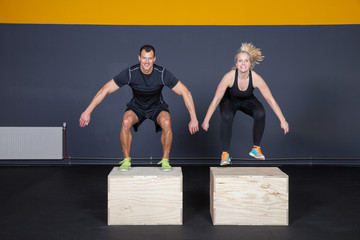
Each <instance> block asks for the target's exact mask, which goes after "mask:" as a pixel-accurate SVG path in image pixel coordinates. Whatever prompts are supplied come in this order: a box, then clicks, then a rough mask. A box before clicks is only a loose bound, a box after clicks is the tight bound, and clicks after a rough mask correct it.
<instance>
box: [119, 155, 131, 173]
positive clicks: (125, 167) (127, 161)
mask: <svg viewBox="0 0 360 240" xmlns="http://www.w3.org/2000/svg"><path fill="white" fill-rule="evenodd" d="M120 164H121V166H120V168H119V170H120V171H129V169H131V158H124V160H122V161H121V162H120Z"/></svg>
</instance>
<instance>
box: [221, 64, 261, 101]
mask: <svg viewBox="0 0 360 240" xmlns="http://www.w3.org/2000/svg"><path fill="white" fill-rule="evenodd" d="M253 92H254V86H253V82H252V73H251V71H250V72H249V85H248V87H247V89H246V90H245V91H241V90H240V89H239V85H238V70H237V69H236V71H235V80H234V84H233V86H232V87H231V88H230V87H229V88H228V89H227V90H226V94H225V95H226V96H227V97H230V98H247V97H251V96H253Z"/></svg>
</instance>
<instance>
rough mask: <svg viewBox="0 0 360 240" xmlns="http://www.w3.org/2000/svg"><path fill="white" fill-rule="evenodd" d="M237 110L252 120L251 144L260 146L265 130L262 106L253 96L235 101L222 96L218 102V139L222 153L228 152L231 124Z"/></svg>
mask: <svg viewBox="0 0 360 240" xmlns="http://www.w3.org/2000/svg"><path fill="white" fill-rule="evenodd" d="M237 110H240V111H242V112H244V113H246V114H247V115H249V116H251V117H252V118H253V119H254V125H253V144H254V145H256V146H260V142H261V138H262V135H263V133H264V128H265V109H264V107H263V105H262V104H261V103H260V101H259V100H258V99H257V98H256V97H255V96H251V97H247V98H243V99H235V100H231V99H230V98H228V97H226V96H224V97H223V99H222V100H221V102H220V113H221V124H220V139H221V148H222V151H224V152H228V151H229V146H230V140H231V133H232V124H233V120H234V117H235V114H236V111H237Z"/></svg>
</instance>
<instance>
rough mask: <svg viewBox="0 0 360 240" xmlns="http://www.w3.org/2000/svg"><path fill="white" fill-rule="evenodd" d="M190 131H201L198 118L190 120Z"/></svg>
mask: <svg viewBox="0 0 360 240" xmlns="http://www.w3.org/2000/svg"><path fill="white" fill-rule="evenodd" d="M189 131H190V133H191V134H194V133H196V132H198V131H199V122H198V121H197V120H191V121H190V122H189Z"/></svg>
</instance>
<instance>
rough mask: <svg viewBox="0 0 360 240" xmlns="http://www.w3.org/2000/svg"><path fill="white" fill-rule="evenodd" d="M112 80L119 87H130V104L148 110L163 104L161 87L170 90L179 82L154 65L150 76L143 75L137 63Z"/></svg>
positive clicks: (166, 71) (163, 69)
mask: <svg viewBox="0 0 360 240" xmlns="http://www.w3.org/2000/svg"><path fill="white" fill-rule="evenodd" d="M113 79H114V81H115V83H116V84H117V85H118V86H119V87H122V86H124V85H126V84H127V85H129V86H130V87H131V89H132V91H133V98H132V100H131V102H133V103H135V104H136V105H138V106H139V107H141V108H142V109H150V108H151V107H152V106H156V105H157V104H159V103H163V102H164V101H163V97H162V94H161V91H162V89H163V87H164V86H167V87H169V88H170V89H171V88H173V87H175V85H176V84H177V83H178V81H179V80H178V79H176V78H175V77H174V76H173V75H172V74H171V73H170V72H169V71H168V70H166V69H165V68H163V67H161V66H158V65H155V64H154V69H153V71H152V73H151V74H144V73H142V72H141V70H140V64H139V63H138V64H136V65H134V66H131V67H129V68H127V69H125V70H123V71H122V72H120V73H119V74H118V75H116V76H115V77H114V78H113Z"/></svg>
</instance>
